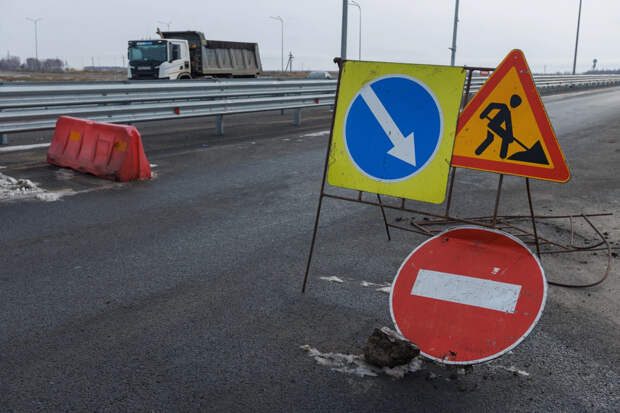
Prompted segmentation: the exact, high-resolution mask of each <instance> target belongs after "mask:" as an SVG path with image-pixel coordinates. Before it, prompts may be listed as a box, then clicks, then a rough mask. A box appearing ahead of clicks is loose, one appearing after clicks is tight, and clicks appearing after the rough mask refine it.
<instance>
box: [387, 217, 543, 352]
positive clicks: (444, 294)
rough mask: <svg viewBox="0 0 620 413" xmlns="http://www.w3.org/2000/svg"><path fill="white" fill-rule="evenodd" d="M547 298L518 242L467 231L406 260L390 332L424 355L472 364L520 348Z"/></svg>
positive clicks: (537, 270)
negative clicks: (409, 343) (415, 346)
mask: <svg viewBox="0 0 620 413" xmlns="http://www.w3.org/2000/svg"><path fill="white" fill-rule="evenodd" d="M546 297H547V282H546V279H545V274H544V272H543V269H542V267H541V265H540V263H539V261H538V259H537V258H536V257H535V256H534V255H533V254H532V253H531V252H530V250H529V249H528V248H527V247H526V246H525V245H524V244H523V243H522V242H521V241H520V240H518V239H517V238H515V237H513V236H511V235H509V234H506V233H504V232H501V231H497V230H491V229H486V228H480V227H473V226H466V227H459V228H455V229H451V230H448V231H446V232H443V233H441V234H439V235H437V236H435V237H433V238H430V239H429V240H427V241H426V242H424V243H422V244H421V245H420V246H419V247H417V248H416V249H415V250H414V251H413V252H412V253H411V254H410V255H409V256H408V257H407V259H406V260H405V261H404V262H403V264H402V265H401V267H400V269H399V270H398V273H397V274H396V277H395V278H394V282H393V284H392V292H391V294H390V310H391V313H392V319H393V320H394V324H395V326H396V328H397V330H398V331H399V332H400V333H401V334H402V335H403V336H405V337H406V338H407V339H409V340H410V341H412V342H413V343H415V344H417V345H418V346H419V347H420V351H421V352H422V354H424V355H425V356H426V357H429V358H431V359H434V360H437V361H440V362H442V363H446V364H475V363H481V362H484V361H488V360H491V359H493V358H496V357H499V356H501V355H502V354H504V353H506V352H507V351H509V350H510V349H512V348H514V347H515V346H516V345H517V344H519V343H520V342H521V341H522V340H523V339H524V338H525V337H526V336H527V335H528V334H529V333H530V332H531V331H532V329H533V328H534V325H536V323H537V322H538V319H539V318H540V316H541V314H542V311H543V308H544V306H545V300H546Z"/></svg>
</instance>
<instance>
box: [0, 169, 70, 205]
mask: <svg viewBox="0 0 620 413" xmlns="http://www.w3.org/2000/svg"><path fill="white" fill-rule="evenodd" d="M73 193H74V192H73V191H72V190H65V191H55V192H48V191H46V190H44V189H43V188H40V187H39V186H38V185H37V184H36V183H34V182H32V181H31V180H30V179H15V178H13V177H11V176H8V175H4V174H2V173H0V201H11V200H25V199H38V200H40V201H46V202H52V201H58V200H59V199H60V198H62V197H63V196H65V195H71V194H73Z"/></svg>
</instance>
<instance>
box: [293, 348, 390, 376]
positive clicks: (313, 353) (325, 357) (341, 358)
mask: <svg viewBox="0 0 620 413" xmlns="http://www.w3.org/2000/svg"><path fill="white" fill-rule="evenodd" d="M300 348H301V349H302V350H304V351H306V352H307V353H308V355H309V356H310V357H312V358H313V359H314V360H315V361H316V362H317V363H318V364H320V365H321V366H325V367H330V368H331V370H333V371H338V372H340V373H346V374H353V375H355V376H358V377H364V376H377V375H378V374H379V372H380V371H381V369H379V368H377V367H374V366H371V365H370V364H368V363H366V361H364V358H363V356H361V355H355V354H343V353H321V352H320V351H319V350H317V349H316V348H313V347H310V346H309V345H307V344H305V345H303V346H300Z"/></svg>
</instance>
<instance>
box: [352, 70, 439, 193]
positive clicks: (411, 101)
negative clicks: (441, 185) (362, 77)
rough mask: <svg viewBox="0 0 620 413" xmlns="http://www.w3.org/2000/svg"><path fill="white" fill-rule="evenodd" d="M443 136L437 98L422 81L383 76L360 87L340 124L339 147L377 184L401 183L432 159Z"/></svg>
mask: <svg viewBox="0 0 620 413" xmlns="http://www.w3.org/2000/svg"><path fill="white" fill-rule="evenodd" d="M442 135H443V114H442V111H441V106H440V105H439V101H438V100H437V97H436V96H435V94H434V93H433V92H432V90H431V89H430V88H429V87H428V86H427V85H425V84H424V83H423V82H421V81H419V80H417V79H414V78H413V77H410V76H406V75H387V76H382V77H379V78H377V79H375V80H373V81H372V82H370V83H367V84H366V85H364V86H363V87H362V88H361V89H360V90H359V91H358V93H357V95H356V96H355V98H353V100H352V102H351V105H350V106H349V109H348V110H347V114H346V117H345V122H344V142H345V146H346V148H347V151H348V152H349V156H350V158H351V160H352V161H353V164H354V165H355V166H356V167H357V168H358V169H359V170H360V172H362V173H363V174H364V175H366V176H368V177H369V178H371V179H374V180H376V181H380V182H399V181H404V180H406V179H408V178H410V177H412V176H414V175H416V174H418V173H419V172H421V171H422V170H424V168H425V167H426V166H427V165H428V164H429V163H430V161H431V160H432V159H433V158H434V157H435V155H436V153H437V149H438V148H439V146H440V143H441V138H442Z"/></svg>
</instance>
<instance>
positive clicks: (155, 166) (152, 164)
mask: <svg viewBox="0 0 620 413" xmlns="http://www.w3.org/2000/svg"><path fill="white" fill-rule="evenodd" d="M149 165H150V166H151V168H157V164H156V163H151V164H149Z"/></svg>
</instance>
